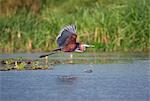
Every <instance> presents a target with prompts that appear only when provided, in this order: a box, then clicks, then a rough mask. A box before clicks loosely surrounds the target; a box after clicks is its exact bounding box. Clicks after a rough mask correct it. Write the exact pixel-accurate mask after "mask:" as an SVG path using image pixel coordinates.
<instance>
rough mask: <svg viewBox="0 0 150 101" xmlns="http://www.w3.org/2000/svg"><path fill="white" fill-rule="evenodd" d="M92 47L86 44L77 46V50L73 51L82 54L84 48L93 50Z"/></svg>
mask: <svg viewBox="0 0 150 101" xmlns="http://www.w3.org/2000/svg"><path fill="white" fill-rule="evenodd" d="M93 47H94V45H87V44H82V43H80V44H78V47H77V49H76V50H75V51H76V52H84V51H85V50H86V48H93Z"/></svg>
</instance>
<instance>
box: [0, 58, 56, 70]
mask: <svg viewBox="0 0 150 101" xmlns="http://www.w3.org/2000/svg"><path fill="white" fill-rule="evenodd" d="M54 64H56V63H55V62H54V61H49V62H48V60H45V59H44V60H38V59H37V60H33V59H28V58H26V59H25V58H22V57H21V58H7V59H0V71H9V70H45V69H52V65H54Z"/></svg>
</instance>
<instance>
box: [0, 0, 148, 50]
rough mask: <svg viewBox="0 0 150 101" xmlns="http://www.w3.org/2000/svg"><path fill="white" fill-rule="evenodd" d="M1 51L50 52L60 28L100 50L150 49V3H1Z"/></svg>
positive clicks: (120, 0)
mask: <svg viewBox="0 0 150 101" xmlns="http://www.w3.org/2000/svg"><path fill="white" fill-rule="evenodd" d="M0 2H1V3H0V50H1V52H17V51H50V50H51V49H53V48H54V47H56V43H55V38H56V36H57V34H58V32H59V31H60V28H61V27H62V26H64V25H67V24H72V23H75V24H76V25H77V29H78V35H79V37H78V40H80V41H81V42H85V43H88V44H94V45H95V46H96V49H99V50H102V51H133V50H134V51H149V50H150V39H149V34H150V7H149V5H150V2H149V0H16V2H13V0H0Z"/></svg>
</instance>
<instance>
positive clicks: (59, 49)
mask: <svg viewBox="0 0 150 101" xmlns="http://www.w3.org/2000/svg"><path fill="white" fill-rule="evenodd" d="M57 51H61V48H57V49H54V50H52V52H50V53H49V54H44V55H41V56H39V58H44V57H46V56H49V55H52V54H55V53H56V52H57Z"/></svg>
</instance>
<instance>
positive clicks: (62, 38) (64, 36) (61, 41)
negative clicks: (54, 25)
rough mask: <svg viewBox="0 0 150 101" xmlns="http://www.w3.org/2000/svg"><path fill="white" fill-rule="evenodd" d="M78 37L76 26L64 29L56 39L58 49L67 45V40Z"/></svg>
mask: <svg viewBox="0 0 150 101" xmlns="http://www.w3.org/2000/svg"><path fill="white" fill-rule="evenodd" d="M72 35H76V26H75V25H69V26H66V27H64V28H63V29H62V30H61V31H60V33H59V35H58V36H57V38H56V41H57V44H58V47H63V46H64V45H66V44H67V42H66V41H67V40H68V38H69V37H70V36H72Z"/></svg>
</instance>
